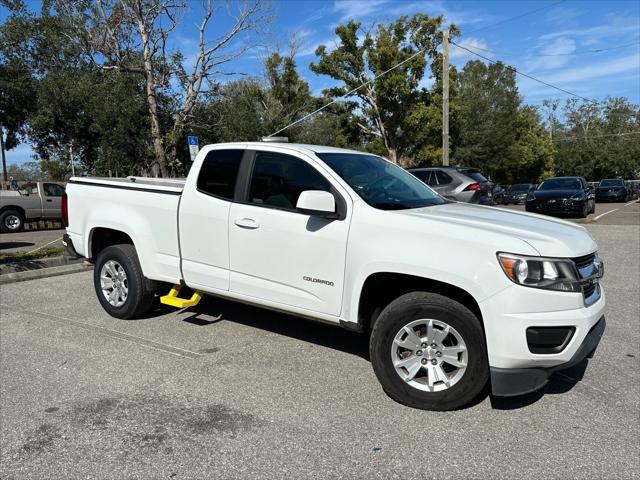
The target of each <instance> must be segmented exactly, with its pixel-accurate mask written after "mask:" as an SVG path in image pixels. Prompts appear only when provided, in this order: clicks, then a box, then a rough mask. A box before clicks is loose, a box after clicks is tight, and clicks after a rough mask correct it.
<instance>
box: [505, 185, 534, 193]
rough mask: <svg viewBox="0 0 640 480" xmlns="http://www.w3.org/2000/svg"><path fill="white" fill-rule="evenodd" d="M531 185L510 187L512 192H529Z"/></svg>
mask: <svg viewBox="0 0 640 480" xmlns="http://www.w3.org/2000/svg"><path fill="white" fill-rule="evenodd" d="M529 187H530V185H529V184H528V183H519V184H518V185H512V186H511V187H509V190H510V191H511V192H514V191H515V192H526V191H527V190H529Z"/></svg>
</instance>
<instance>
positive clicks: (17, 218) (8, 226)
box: [0, 210, 24, 233]
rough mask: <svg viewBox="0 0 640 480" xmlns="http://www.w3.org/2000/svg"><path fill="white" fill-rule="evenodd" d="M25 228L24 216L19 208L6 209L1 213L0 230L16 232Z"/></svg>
mask: <svg viewBox="0 0 640 480" xmlns="http://www.w3.org/2000/svg"><path fill="white" fill-rule="evenodd" d="M23 228H24V216H23V215H22V213H20V212H19V211H18V210H5V211H4V212H2V214H0V231H2V233H16V232H20V231H22V229H23Z"/></svg>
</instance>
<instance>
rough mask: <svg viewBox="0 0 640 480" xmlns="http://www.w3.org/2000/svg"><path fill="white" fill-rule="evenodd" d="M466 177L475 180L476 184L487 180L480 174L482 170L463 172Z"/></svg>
mask: <svg viewBox="0 0 640 480" xmlns="http://www.w3.org/2000/svg"><path fill="white" fill-rule="evenodd" d="M461 173H464V174H465V175H466V176H468V177H471V178H473V179H474V180H475V181H476V182H486V181H487V179H486V178H485V177H484V175H482V174H481V173H480V170H462V171H461Z"/></svg>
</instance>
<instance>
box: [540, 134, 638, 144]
mask: <svg viewBox="0 0 640 480" xmlns="http://www.w3.org/2000/svg"><path fill="white" fill-rule="evenodd" d="M627 135H640V132H621V133H605V134H602V135H582V136H576V137H564V138H554V139H553V141H554V142H565V141H573V140H590V139H592V138H604V137H625V136H627Z"/></svg>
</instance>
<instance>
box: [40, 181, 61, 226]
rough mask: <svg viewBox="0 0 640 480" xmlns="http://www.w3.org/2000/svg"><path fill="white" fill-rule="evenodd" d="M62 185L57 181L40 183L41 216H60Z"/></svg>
mask: <svg viewBox="0 0 640 480" xmlns="http://www.w3.org/2000/svg"><path fill="white" fill-rule="evenodd" d="M63 193H64V187H63V186H62V185H59V184H57V183H43V184H42V192H41V198H42V216H43V218H61V217H62V210H61V205H60V203H61V200H62V194H63Z"/></svg>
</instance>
